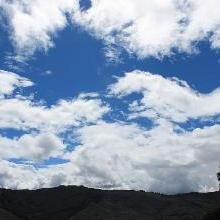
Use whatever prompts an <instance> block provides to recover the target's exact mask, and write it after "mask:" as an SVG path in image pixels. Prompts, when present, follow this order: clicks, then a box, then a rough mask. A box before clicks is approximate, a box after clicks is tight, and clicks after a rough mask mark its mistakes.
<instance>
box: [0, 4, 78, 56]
mask: <svg viewBox="0 0 220 220" xmlns="http://www.w3.org/2000/svg"><path fill="white" fill-rule="evenodd" d="M73 4H74V1H71V0H64V1H63V0H53V1H52V2H51V1H50V2H48V1H43V0H36V1H35V0H34V1H33V0H28V1H25V0H21V1H20V0H19V1H18V0H12V1H4V0H3V1H1V3H0V6H1V8H2V9H3V11H4V12H5V15H6V16H7V18H8V22H9V25H10V27H11V38H12V40H13V42H14V44H15V47H16V49H17V53H18V54H19V55H28V56H30V55H32V54H33V52H34V51H35V50H41V49H43V50H47V49H49V48H50V47H53V36H54V35H55V34H56V33H57V31H59V30H62V29H63V28H64V27H65V26H66V25H67V17H66V14H68V13H70V12H71V9H72V7H73Z"/></svg>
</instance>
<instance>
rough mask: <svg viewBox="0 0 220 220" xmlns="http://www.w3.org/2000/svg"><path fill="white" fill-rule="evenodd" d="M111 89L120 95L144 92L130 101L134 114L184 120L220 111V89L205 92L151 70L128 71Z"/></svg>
mask: <svg viewBox="0 0 220 220" xmlns="http://www.w3.org/2000/svg"><path fill="white" fill-rule="evenodd" d="M109 90H110V93H111V94H115V95H119V96H121V97H124V96H126V95H129V94H132V93H135V92H137V93H140V94H142V95H143V97H142V98H141V99H140V100H135V101H134V102H133V103H131V104H130V110H131V112H132V115H131V117H139V116H142V117H148V118H154V119H157V118H166V119H169V120H172V121H175V122H185V121H187V120H189V119H195V118H196V119H197V118H202V117H211V116H216V115H219V114H220V104H219V101H218V100H220V90H219V89H216V90H214V91H213V92H211V93H208V94H202V93H199V92H198V91H196V90H193V89H192V88H190V87H189V85H188V84H187V83H186V82H185V81H181V80H178V79H176V78H164V77H162V76H160V75H154V74H151V73H149V72H142V71H133V72H129V73H126V74H125V76H124V77H121V78H119V79H118V80H117V82H116V83H115V84H113V85H111V86H110V87H109ZM207 103H208V104H207Z"/></svg>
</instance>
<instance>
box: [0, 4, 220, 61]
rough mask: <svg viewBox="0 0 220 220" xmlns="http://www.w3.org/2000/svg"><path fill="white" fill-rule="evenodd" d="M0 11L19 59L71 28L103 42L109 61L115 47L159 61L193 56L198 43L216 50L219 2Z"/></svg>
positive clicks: (14, 6) (48, 6) (18, 7)
mask: <svg viewBox="0 0 220 220" xmlns="http://www.w3.org/2000/svg"><path fill="white" fill-rule="evenodd" d="M0 8H1V10H2V11H3V12H4V13H2V14H4V15H5V17H6V18H7V20H8V25H9V26H10V31H9V35H10V37H11V38H12V40H13V42H14V46H15V48H16V51H17V55H20V57H21V56H31V55H33V53H34V52H35V51H36V50H45V51H47V50H48V49H49V48H50V47H53V46H54V42H53V39H54V36H56V35H57V33H58V32H59V31H60V30H62V29H64V28H65V27H66V26H68V25H72V23H74V24H77V25H79V26H80V27H82V28H83V29H85V30H86V31H88V32H89V33H90V34H92V35H93V36H95V37H96V38H98V39H102V40H103V41H104V42H105V43H106V45H108V46H107V48H110V49H109V50H106V54H107V56H109V54H110V55H111V59H113V58H112V52H113V51H114V54H115V55H117V49H118V48H119V49H120V48H124V49H125V50H127V52H128V53H130V54H135V55H136V56H137V57H139V58H145V57H149V56H154V57H157V58H161V57H163V56H171V55H172V54H173V53H175V52H176V51H179V52H186V53H193V52H196V51H197V49H198V47H197V45H198V43H199V42H202V41H209V42H210V46H211V48H213V49H219V47H220V28H219V27H220V15H219V10H218V9H219V8H220V2H219V1H218V0H210V1H206V0H166V1H163V2H161V1H160V0H154V1H150V0H136V1H133V0H119V1H117V2H114V1H108V0H91V7H89V8H88V9H86V10H85V8H83V7H81V1H80V0H76V1H71V0H53V1H50V3H47V2H45V1H43V0H37V1H33V0H28V1H24V0H21V1H18V0H12V1H5V0H2V1H1V2H0Z"/></svg>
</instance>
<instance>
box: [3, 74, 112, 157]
mask: <svg viewBox="0 0 220 220" xmlns="http://www.w3.org/2000/svg"><path fill="white" fill-rule="evenodd" d="M0 79H1V81H0V86H1V89H0V91H1V94H3V95H4V94H7V95H10V96H3V95H2V96H0V129H2V130H4V129H16V130H18V131H20V132H24V133H26V134H24V135H23V136H21V137H16V138H8V137H3V136H0V143H1V144H0V145H1V146H2V148H3V149H2V150H1V153H0V157H1V158H25V159H30V160H42V159H48V158H49V157H51V156H56V154H58V152H62V150H63V148H64V145H63V144H62V143H61V140H60V139H59V136H60V135H61V134H63V133H65V132H66V131H67V130H68V129H71V130H73V129H74V128H75V127H78V126H82V125H85V124H87V123H96V122H97V121H98V120H99V119H101V118H102V116H103V115H104V114H105V113H107V112H108V111H109V107H108V106H107V105H105V104H104V103H102V101H101V100H99V98H98V97H97V94H95V93H94V94H81V95H79V97H78V98H73V99H72V100H60V101H59V102H58V103H57V104H55V105H52V106H50V107H48V106H47V105H46V103H43V102H36V101H34V99H33V98H29V97H26V96H22V95H21V94H20V93H19V92H18V93H15V92H14V91H15V89H16V88H19V87H27V86H31V85H33V83H32V82H31V81H29V80H28V79H26V78H23V77H20V76H19V75H17V74H15V73H11V72H6V71H1V72H0ZM32 131H35V133H31V132H32Z"/></svg>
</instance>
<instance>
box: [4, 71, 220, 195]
mask: <svg viewBox="0 0 220 220" xmlns="http://www.w3.org/2000/svg"><path fill="white" fill-rule="evenodd" d="M0 78H1V79H3V78H4V84H3V86H2V88H1V96H0V129H1V131H2V135H1V136H0V145H1V153H0V168H1V169H0V186H1V187H6V188H39V187H51V186H57V185H59V184H77V185H85V186H89V187H95V188H103V189H138V190H140V189H143V190H149V191H157V192H163V193H180V192H189V191H212V190H216V189H217V187H218V186H217V181H216V172H217V169H218V165H219V164H218V163H219V154H220V148H219V143H220V137H219V132H220V125H219V123H218V121H219V120H213V117H215V118H217V117H219V114H220V106H219V105H218V102H217V101H216V100H220V93H219V90H218V89H217V90H215V91H213V92H211V93H209V94H201V93H199V92H198V91H195V90H193V89H192V88H191V87H190V86H189V85H188V84H187V83H186V82H184V81H181V80H179V79H176V78H175V79H173V78H163V77H162V76H160V75H155V74H152V73H146V72H141V71H138V70H136V71H133V72H129V73H125V75H124V76H122V77H119V78H117V79H116V81H115V82H114V83H113V84H111V85H109V86H108V88H107V89H106V91H105V92H103V94H102V95H99V94H96V93H93V94H81V95H79V96H78V97H75V98H73V99H72V100H60V101H59V102H58V103H56V104H54V105H53V106H50V107H48V106H47V104H46V103H45V102H36V101H35V100H34V99H33V98H31V96H27V95H23V91H22V90H25V88H26V87H28V86H34V83H33V82H31V81H30V80H29V79H26V78H23V77H20V76H19V75H17V74H15V73H11V72H7V71H0ZM133 93H140V94H141V96H140V98H135V99H136V100H135V101H132V100H130V99H126V98H127V96H128V95H131V94H133ZM109 99H113V100H115V101H117V102H120V101H122V102H123V101H125V100H126V103H127V109H124V112H123V114H124V119H120V120H119V119H114V118H113V119H112V120H109V119H108V118H109V117H106V116H113V115H114V114H113V113H114V112H117V111H118V110H117V107H115V106H111V104H110V103H111V102H110V101H109ZM104 100H105V101H104ZM198 109H199V111H198ZM138 118H145V119H147V120H149V121H151V122H152V125H149V126H146V125H143V124H141V123H140V122H139V121H138V120H136V119H138ZM192 120H198V121H200V123H201V124H202V126H199V123H198V124H196V125H197V126H194V127H193V128H191V129H188V128H187V127H184V126H182V124H183V123H188V122H190V121H192ZM207 122H212V124H211V125H210V124H209V123H207ZM10 130H14V131H16V132H17V134H16V135H11V136H4V135H3V134H4V131H9V134H10ZM51 159H57V160H58V159H60V160H65V161H66V162H65V163H62V164H59V163H52V164H50V165H49V164H47V163H46V161H48V160H51ZM16 161H19V163H18V162H16ZM42 162H43V164H44V166H43V167H40V166H38V164H39V163H42Z"/></svg>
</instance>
